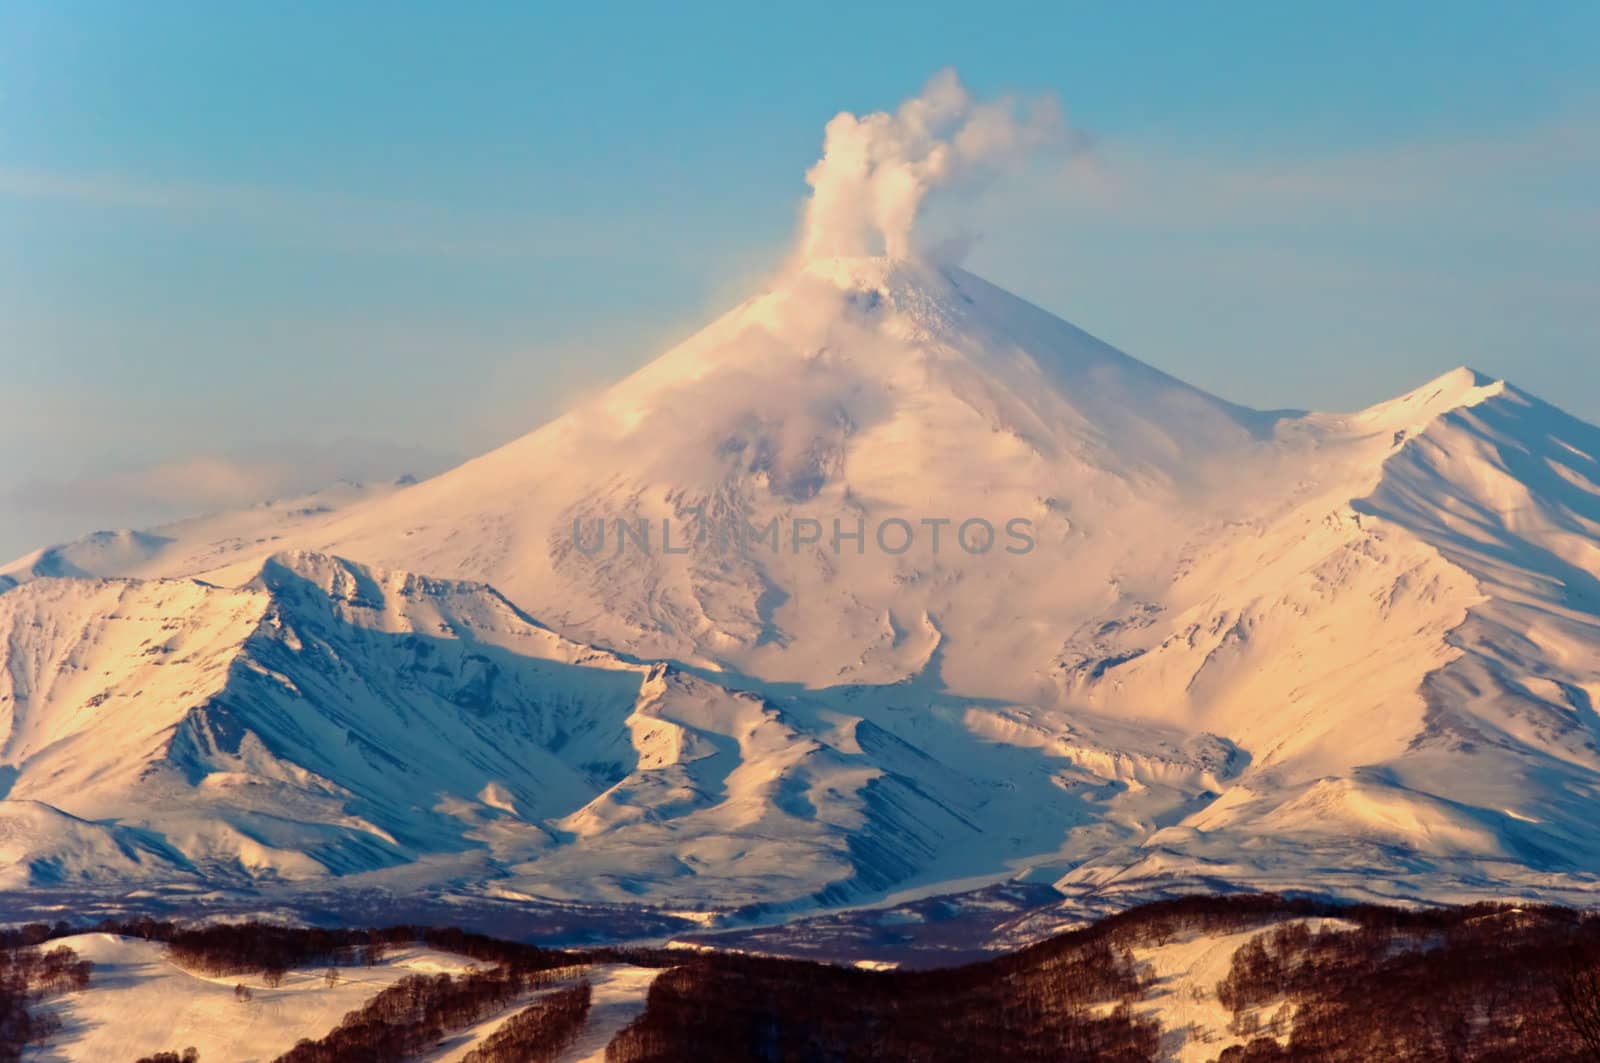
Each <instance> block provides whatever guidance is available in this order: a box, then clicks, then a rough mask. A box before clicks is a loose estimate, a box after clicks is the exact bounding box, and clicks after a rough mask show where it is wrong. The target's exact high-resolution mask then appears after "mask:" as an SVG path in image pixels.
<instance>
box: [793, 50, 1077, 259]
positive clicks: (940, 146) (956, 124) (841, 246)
mask: <svg viewBox="0 0 1600 1063" xmlns="http://www.w3.org/2000/svg"><path fill="white" fill-rule="evenodd" d="M1063 132H1064V129H1063V123H1062V121H1061V115H1060V109H1059V107H1058V106H1057V105H1056V103H1055V101H1054V100H1053V99H1051V98H1049V97H1044V98H1041V99H1037V100H1033V101H1019V100H1016V99H1010V98H1007V99H1001V100H997V101H994V102H992V103H979V102H977V101H976V100H974V99H973V98H972V96H971V94H969V93H968V92H967V90H966V88H965V87H964V86H963V85H962V84H961V80H960V78H958V77H957V76H956V72H955V71H954V70H950V69H946V70H941V71H940V72H939V73H937V74H935V75H934V76H933V77H932V78H931V79H930V80H929V81H928V84H927V85H926V86H925V87H924V88H923V90H922V92H921V94H919V95H917V96H915V97H913V98H912V99H909V100H907V101H906V102H905V103H902V104H901V105H900V108H899V110H897V111H895V112H894V113H893V114H890V113H888V112H886V111H878V112H875V113H873V114H868V115H864V116H860V117H857V116H856V115H854V114H851V113H850V112H849V111H841V112H840V113H839V114H837V115H835V116H834V118H833V120H832V121H830V122H829V123H828V127H827V131H826V133H825V135H824V137H823V146H822V158H821V159H819V160H818V161H817V163H816V165H815V166H813V167H811V169H810V170H809V171H808V172H807V173H806V182H807V183H808V184H810V185H811V188H812V193H811V199H810V200H809V201H808V202H807V203H806V207H805V220H804V228H803V231H802V233H801V240H800V253H801V254H802V256H803V257H804V258H806V259H813V258H826V257H831V256H836V255H876V254H885V255H889V256H891V257H895V258H904V257H907V256H910V255H912V254H913V253H915V252H916V251H918V250H920V249H919V248H917V247H914V246H913V240H912V230H913V228H914V227H915V225H916V222H917V215H918V213H919V212H920V211H921V210H922V208H923V205H924V203H925V201H926V200H927V198H928V195H929V194H930V193H931V192H933V191H935V190H937V189H952V188H959V187H963V186H967V185H970V184H971V183H972V182H973V181H974V180H976V179H979V178H981V177H982V176H983V175H984V174H985V173H988V172H992V171H993V170H995V169H997V168H1000V167H1003V166H1007V165H1012V164H1015V163H1017V162H1020V161H1021V160H1022V159H1024V158H1026V157H1027V156H1028V155H1030V154H1031V153H1032V152H1034V151H1035V150H1037V149H1038V148H1040V147H1041V146H1044V145H1046V144H1049V143H1053V142H1057V141H1059V140H1060V139H1061V138H1062V135H1063Z"/></svg>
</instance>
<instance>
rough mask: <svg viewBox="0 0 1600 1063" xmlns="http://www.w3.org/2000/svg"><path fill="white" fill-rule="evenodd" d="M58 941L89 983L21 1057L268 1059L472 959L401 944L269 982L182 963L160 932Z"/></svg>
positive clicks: (62, 1003) (57, 1003)
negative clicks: (371, 960) (239, 994)
mask: <svg viewBox="0 0 1600 1063" xmlns="http://www.w3.org/2000/svg"><path fill="white" fill-rule="evenodd" d="M60 944H62V945H65V946H66V947H67V948H70V949H72V950H73V951H74V952H76V953H77V954H78V955H79V956H80V957H81V958H83V959H86V960H88V961H89V962H91V963H93V964H94V971H93V974H92V975H91V977H90V983H89V988H88V989H85V990H82V991H79V992H75V993H69V994H67V995H66V996H64V997H59V998H54V999H52V1000H51V1001H50V1003H49V1005H48V1007H49V1009H50V1010H51V1011H53V1012H55V1013H56V1015H57V1016H58V1017H59V1018H60V1019H61V1023H62V1027H61V1030H60V1032H59V1033H57V1034H55V1035H53V1036H52V1037H51V1038H50V1040H49V1041H48V1042H46V1043H44V1044H42V1045H39V1046H38V1047H37V1048H36V1049H35V1050H34V1051H33V1052H31V1053H27V1054H24V1056H23V1058H24V1059H41V1060H42V1059H62V1058H65V1059H76V1060H132V1059H138V1058H141V1057H143V1056H147V1055H154V1054H155V1053H157V1052H181V1051H182V1050H183V1049H185V1048H194V1049H197V1050H198V1051H199V1053H200V1058H201V1059H202V1060H228V1061H231V1063H255V1061H263V1063H264V1061H267V1060H272V1059H275V1058H277V1057H278V1056H279V1055H281V1054H282V1053H284V1052H286V1051H288V1050H289V1049H290V1048H292V1047H294V1044H295V1042H297V1041H299V1040H300V1039H301V1038H304V1037H311V1038H316V1037H321V1036H323V1035H324V1034H326V1033H327V1032H328V1031H329V1030H331V1029H333V1028H334V1027H335V1026H337V1025H338V1024H339V1020H340V1019H342V1018H344V1016H345V1014H346V1013H348V1012H351V1011H354V1010H356V1009H358V1008H360V1007H361V1006H362V1005H363V1004H365V1003H366V1002H367V1001H368V1000H369V999H371V998H372V997H373V996H375V995H376V994H378V993H379V992H381V991H382V990H384V989H386V988H388V987H389V986H391V985H393V984H394V983H395V982H398V981H399V980H400V979H402V978H405V977H407V976H408V975H413V974H440V973H443V974H457V973H459V972H462V971H465V970H467V969H469V968H470V966H471V964H470V963H468V962H467V961H465V960H463V959H462V958H461V957H460V956H454V955H451V954H449V953H444V952H437V951H435V950H432V949H424V948H407V949H401V950H399V951H397V952H395V953H394V954H392V955H390V956H389V957H387V958H385V959H384V960H383V961H381V962H380V963H379V964H377V965H375V966H372V967H365V966H363V967H347V968H342V969H340V971H339V979H338V981H337V982H336V983H335V984H333V985H329V984H328V983H327V981H326V979H325V975H326V971H325V970H321V969H319V970H314V971H308V970H297V971H290V972H289V973H288V975H287V976H286V977H285V978H284V979H283V982H282V984H281V985H279V986H277V987H269V986H267V985H265V984H263V983H262V981H261V978H260V975H259V974H255V975H249V974H244V975H219V976H215V977H213V976H208V975H202V974H197V973H194V972H191V971H189V970H186V969H185V968H183V967H180V966H178V965H176V964H174V963H173V962H172V961H171V960H170V959H168V958H167V956H166V946H164V945H161V944H159V943H157V942H152V941H141V940H138V939H135V938H123V937H116V936H113V935H111V934H81V935H78V936H75V937H68V938H63V939H62V940H61V942H60ZM238 985H243V986H246V987H247V988H249V990H250V992H251V997H250V999H249V1000H239V999H237V998H236V997H235V995H234V987H235V986H238Z"/></svg>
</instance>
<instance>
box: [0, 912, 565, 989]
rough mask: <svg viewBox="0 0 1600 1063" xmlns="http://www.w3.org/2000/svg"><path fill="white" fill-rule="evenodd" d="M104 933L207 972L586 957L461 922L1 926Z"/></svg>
mask: <svg viewBox="0 0 1600 1063" xmlns="http://www.w3.org/2000/svg"><path fill="white" fill-rule="evenodd" d="M83 933H101V934H116V935H118V936H120V937H132V938H139V939H141V940H144V941H158V942H161V943H163V944H165V945H166V946H167V949H168V951H169V952H170V953H171V955H172V959H173V961H174V962H176V963H178V964H181V965H182V966H184V967H186V968H189V969H190V970H195V971H200V972H202V973H204V974H210V975H222V974H242V973H245V972H249V971H265V972H267V973H269V974H271V973H273V972H279V973H281V972H283V971H287V970H289V969H291V968H295V967H313V966H326V965H329V964H342V965H346V966H359V965H363V964H369V965H370V964H375V963H379V962H381V961H382V960H383V958H384V957H385V956H386V955H387V954H388V953H389V952H390V950H392V949H394V948H397V947H399V946H402V945H413V944H422V945H427V946H429V947H430V948H436V949H438V950H440V951H441V952H451V953H455V954H457V955H460V956H465V957H467V958H468V959H472V960H478V961H480V962H483V963H487V964H493V965H496V966H505V967H512V968H515V969H516V970H519V971H538V970H546V969H549V968H553V967H564V966H570V965H572V964H575V963H583V962H586V961H585V959H584V956H583V954H581V953H576V952H571V951H567V950H563V949H546V948H541V947H539V946H537V945H527V944H522V943H520V942H515V941H502V940H500V939H498V938H492V937H488V936H486V935H483V934H474V933H471V932H469V931H465V930H460V929H457V928H455V927H422V926H391V927H384V928H381V929H378V928H368V929H347V930H328V929H324V928H321V927H310V926H281V925H279V924H276V923H261V922H255V921H250V922H243V923H214V924H209V925H204V926H195V925H187V924H183V923H177V922H173V921H171V920H161V919H127V920H117V919H108V920H104V921H102V922H99V923H95V924H94V925H92V926H80V927H74V926H72V925H70V924H68V923H56V924H54V925H50V924H47V923H30V924H28V925H27V926H23V927H18V928H12V929H7V930H0V949H15V948H22V947H26V946H34V945H39V944H42V943H44V942H47V941H50V940H53V939H55V938H59V937H67V936H69V935H72V934H83Z"/></svg>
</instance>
